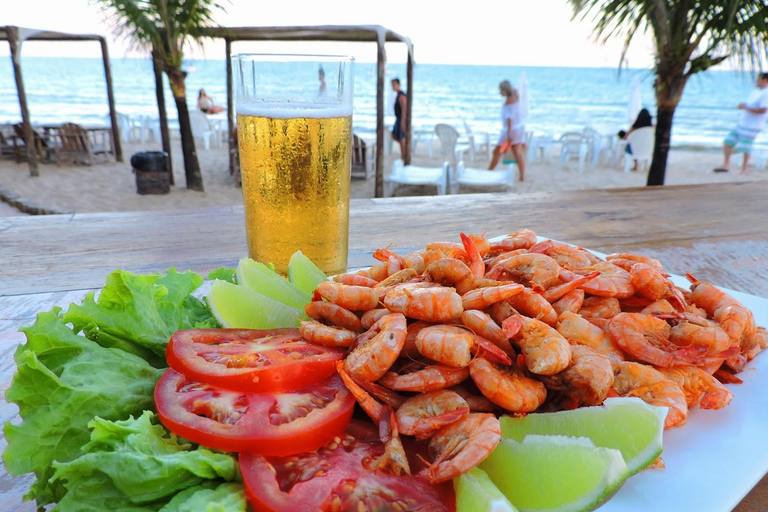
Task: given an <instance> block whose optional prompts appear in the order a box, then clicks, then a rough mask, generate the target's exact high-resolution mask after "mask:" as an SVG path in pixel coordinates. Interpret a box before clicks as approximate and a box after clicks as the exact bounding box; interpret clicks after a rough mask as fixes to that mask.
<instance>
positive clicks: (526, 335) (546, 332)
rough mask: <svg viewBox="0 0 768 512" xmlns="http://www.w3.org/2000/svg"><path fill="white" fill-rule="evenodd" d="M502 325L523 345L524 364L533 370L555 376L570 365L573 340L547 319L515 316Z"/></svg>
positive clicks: (506, 331)
mask: <svg viewBox="0 0 768 512" xmlns="http://www.w3.org/2000/svg"><path fill="white" fill-rule="evenodd" d="M501 328H502V329H503V330H504V334H505V336H508V337H510V338H512V339H514V342H515V344H516V345H517V346H518V347H520V352H522V354H523V357H524V358H525V366H526V368H528V369H529V370H530V371H531V372H532V373H536V374H538V375H554V374H555V373H558V372H561V371H563V370H564V369H565V368H567V367H568V365H569V364H571V345H570V343H568V340H566V339H565V338H564V337H563V336H562V335H561V334H560V333H559V332H557V331H556V330H555V329H554V328H552V327H550V326H549V325H547V324H545V323H544V322H542V321H540V320H536V319H535V318H528V317H526V316H522V315H512V316H510V317H509V318H507V319H506V320H504V322H503V324H502V326H501ZM486 396H488V395H486ZM488 398H490V397H488Z"/></svg>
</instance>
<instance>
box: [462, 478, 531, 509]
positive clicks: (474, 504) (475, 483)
mask: <svg viewBox="0 0 768 512" xmlns="http://www.w3.org/2000/svg"><path fill="white" fill-rule="evenodd" d="M453 489H454V491H455V492H456V512H518V511H517V509H516V508H515V507H514V506H513V505H512V504H511V503H510V502H509V500H508V499H507V497H506V496H504V494H502V492H501V491H500V490H499V488H498V487H496V485H495V484H494V483H493V482H492V481H491V479H490V478H488V475H487V474H486V472H485V471H483V470H482V469H480V468H472V469H470V470H469V471H468V472H467V473H464V474H463V475H460V476H459V477H457V478H454V479H453Z"/></svg>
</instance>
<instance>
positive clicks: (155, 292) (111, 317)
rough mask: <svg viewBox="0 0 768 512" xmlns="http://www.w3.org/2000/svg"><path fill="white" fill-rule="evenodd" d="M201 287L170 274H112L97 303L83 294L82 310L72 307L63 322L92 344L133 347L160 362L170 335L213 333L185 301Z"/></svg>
mask: <svg viewBox="0 0 768 512" xmlns="http://www.w3.org/2000/svg"><path fill="white" fill-rule="evenodd" d="M202 283H203V278H202V277H201V276H199V275H198V274H195V273H194V272H189V271H187V272H183V273H179V272H177V271H176V270H175V269H173V268H171V269H169V270H168V273H167V274H166V275H162V274H149V275H136V274H133V273H131V272H127V271H125V270H116V271H114V272H112V273H111V274H110V275H109V276H107V284H106V286H104V288H102V289H101V292H100V293H99V296H98V300H97V299H96V294H95V293H90V294H88V295H87V296H86V297H85V299H83V302H82V304H72V305H71V306H70V307H69V310H67V312H66V314H64V316H63V319H64V322H67V323H71V324H72V325H73V326H74V328H75V332H81V331H83V332H84V333H85V334H86V336H88V337H89V338H91V339H94V340H95V341H97V342H98V341H102V342H104V343H105V344H107V345H109V346H115V347H119V348H123V349H125V346H128V345H131V344H134V345H136V346H137V347H140V348H144V349H148V350H150V351H152V352H153V353H155V354H156V355H157V356H160V357H163V356H164V355H165V347H166V345H167V344H168V340H169V339H170V338H171V335H172V334H173V333H174V332H176V331H178V330H181V329H197V328H200V329H202V328H209V327H217V323H216V321H215V320H214V319H213V316H212V315H211V313H210V311H209V310H208V309H207V308H206V307H205V305H204V304H203V302H202V301H201V300H200V299H198V298H196V297H194V296H192V295H190V294H191V293H192V292H193V291H195V290H196V289H197V288H198V287H199V286H200V285H201V284H202ZM101 333H104V335H103V336H102V335H101ZM128 351H130V352H133V353H138V351H139V349H136V350H131V349H129V350H128ZM152 362H153V363H155V364H157V360H153V361H152Z"/></svg>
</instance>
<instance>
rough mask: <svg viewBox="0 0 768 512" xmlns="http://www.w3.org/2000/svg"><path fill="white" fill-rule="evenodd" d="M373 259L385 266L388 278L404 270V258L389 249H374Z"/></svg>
mask: <svg viewBox="0 0 768 512" xmlns="http://www.w3.org/2000/svg"><path fill="white" fill-rule="evenodd" d="M373 257H374V258H375V259H377V260H379V261H381V262H384V263H386V264H387V274H388V275H390V276H391V275H392V274H395V273H397V272H399V271H400V270H402V269H403V268H405V258H404V257H403V256H401V255H399V254H397V253H394V252H392V251H390V250H389V249H386V248H385V249H376V250H375V251H374V252H373Z"/></svg>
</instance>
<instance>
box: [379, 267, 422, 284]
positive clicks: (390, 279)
mask: <svg viewBox="0 0 768 512" xmlns="http://www.w3.org/2000/svg"><path fill="white" fill-rule="evenodd" d="M416 275H417V274H416V271H415V270H414V269H412V268H404V269H402V270H398V271H397V272H394V273H392V274H390V275H389V276H387V278H386V279H382V280H381V281H379V282H378V283H376V284H375V285H374V288H388V287H390V286H392V285H396V284H402V283H407V282H408V281H409V280H410V279H413V278H414V277H416Z"/></svg>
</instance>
